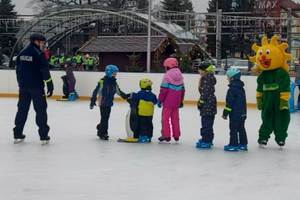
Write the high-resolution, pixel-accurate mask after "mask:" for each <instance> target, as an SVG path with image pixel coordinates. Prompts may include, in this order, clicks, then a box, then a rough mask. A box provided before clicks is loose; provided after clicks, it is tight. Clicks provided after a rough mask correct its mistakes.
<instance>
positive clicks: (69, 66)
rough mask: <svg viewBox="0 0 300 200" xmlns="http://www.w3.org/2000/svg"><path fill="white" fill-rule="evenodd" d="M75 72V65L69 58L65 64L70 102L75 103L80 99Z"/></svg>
mask: <svg viewBox="0 0 300 200" xmlns="http://www.w3.org/2000/svg"><path fill="white" fill-rule="evenodd" d="M74 70H75V63H74V62H73V61H72V59H71V58H70V57H68V58H67V59H66V63H65V71H66V78H67V82H68V91H69V96H68V100H69V101H75V100H76V99H77V98H78V95H77V92H76V90H75V84H76V78H75V76H74Z"/></svg>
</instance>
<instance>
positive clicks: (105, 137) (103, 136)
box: [98, 134, 109, 141]
mask: <svg viewBox="0 0 300 200" xmlns="http://www.w3.org/2000/svg"><path fill="white" fill-rule="evenodd" d="M98 137H99V139H100V140H106V141H107V140H108V139H109V136H108V135H100V134H98Z"/></svg>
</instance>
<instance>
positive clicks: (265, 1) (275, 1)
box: [256, 0, 280, 10]
mask: <svg viewBox="0 0 300 200" xmlns="http://www.w3.org/2000/svg"><path fill="white" fill-rule="evenodd" d="M279 3H280V0H260V1H257V2H256V4H257V5H258V9H260V10H273V9H276V8H278V7H279Z"/></svg>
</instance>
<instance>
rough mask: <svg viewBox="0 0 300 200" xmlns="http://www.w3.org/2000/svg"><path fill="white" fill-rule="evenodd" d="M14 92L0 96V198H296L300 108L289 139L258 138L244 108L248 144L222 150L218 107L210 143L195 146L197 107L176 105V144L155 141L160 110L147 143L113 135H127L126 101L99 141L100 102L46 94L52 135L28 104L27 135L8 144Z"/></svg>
mask: <svg viewBox="0 0 300 200" xmlns="http://www.w3.org/2000/svg"><path fill="white" fill-rule="evenodd" d="M16 104H17V99H14V98H10V99H0V110H1V115H0V127H1V132H0V159H1V162H0V199H1V200H36V199H37V200H48V199H49V200H69V199H70V200H94V199H101V200H110V199H111V200H123V199H124V200H125V199H126V200H127V199H128V200H129V199H131V200H136V199H137V200H195V199H205V200H210V199H211V200H218V199H220V200H227V199H228V200H236V199H238V200H256V199H258V200H259V199H264V200H268V199H270V200H285V199H287V200H298V199H299V196H300V190H299V188H300V131H299V130H300V113H296V114H293V115H292V120H291V125H290V129H289V137H288V140H287V146H286V147H285V148H284V149H283V150H282V151H280V150H279V148H278V146H277V145H276V144H275V142H274V141H273V139H271V140H270V143H269V146H268V148H267V149H260V148H258V145H257V144H256V139H257V130H258V127H259V125H260V117H259V113H258V112H257V111H256V110H254V109H250V110H249V112H248V120H247V131H248V137H249V142H250V144H249V152H239V153H226V152H224V151H223V145H224V144H226V143H227V142H228V139H229V136H228V121H224V120H223V119H221V117H220V115H221V114H220V113H221V108H220V109H219V114H218V115H217V116H216V122H215V141H214V143H215V146H214V148H213V149H212V150H210V151H200V150H197V149H195V142H196V140H197V139H198V138H199V127H200V118H199V114H198V111H197V109H196V108H195V107H192V106H186V107H184V108H183V109H182V110H181V125H182V138H181V141H180V143H179V144H158V143H157V141H156V140H157V137H158V136H159V135H160V127H161V126H160V110H159V109H156V113H155V117H154V125H155V131H154V135H155V136H154V142H153V143H152V144H124V143H117V142H116V139H117V138H118V137H124V136H125V124H124V121H125V113H126V112H127V110H128V105H127V104H126V103H117V104H116V105H115V107H113V110H112V114H111V120H110V129H109V133H110V136H111V138H112V140H110V141H109V142H103V141H99V140H98V139H97V137H96V131H95V126H96V124H97V123H98V121H99V110H98V108H95V109H94V110H92V111H91V110H89V108H88V107H89V106H88V104H89V103H88V102H87V101H78V102H75V103H68V102H57V101H53V100H50V101H49V109H48V112H49V125H50V126H51V132H50V136H51V138H52V140H51V143H50V144H49V145H48V146H41V145H40V142H39V139H38V134H37V127H36V125H35V122H34V118H35V114H34V112H33V110H31V111H30V115H29V118H28V121H27V126H26V128H25V134H26V135H27V138H26V141H25V143H22V144H18V145H14V144H13V138H12V128H13V122H14V117H15V112H16Z"/></svg>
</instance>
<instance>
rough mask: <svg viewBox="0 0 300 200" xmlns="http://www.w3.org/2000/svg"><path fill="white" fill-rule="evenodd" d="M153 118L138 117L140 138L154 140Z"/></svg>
mask: <svg viewBox="0 0 300 200" xmlns="http://www.w3.org/2000/svg"><path fill="white" fill-rule="evenodd" d="M152 119H153V117H152V116H150V117H145V116H138V133H139V135H140V136H147V137H149V138H152V136H153V123H152Z"/></svg>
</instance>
